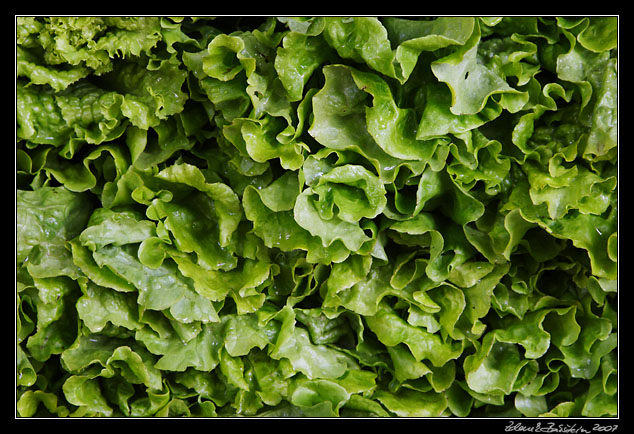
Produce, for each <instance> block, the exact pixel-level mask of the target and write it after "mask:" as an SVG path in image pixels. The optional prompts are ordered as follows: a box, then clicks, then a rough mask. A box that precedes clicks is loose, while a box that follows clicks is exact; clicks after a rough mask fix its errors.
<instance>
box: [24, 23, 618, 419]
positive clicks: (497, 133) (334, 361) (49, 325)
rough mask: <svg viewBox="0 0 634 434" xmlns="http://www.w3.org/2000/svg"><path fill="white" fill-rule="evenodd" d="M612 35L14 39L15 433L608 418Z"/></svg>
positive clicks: (353, 28) (222, 29)
mask: <svg viewBox="0 0 634 434" xmlns="http://www.w3.org/2000/svg"><path fill="white" fill-rule="evenodd" d="M617 25H618V18H617V17H612V16H598V17H550V16H544V17H522V16H510V17H449V16H441V17H416V16H412V17H364V16H361V17H330V16H322V17H248V18H238V17H229V16H222V17H44V16H18V17H16V121H17V127H16V187H17V189H16V304H17V305H16V316H15V318H16V403H17V405H16V410H17V415H18V416H19V417H66V416H74V417H89V416H105V417H154V416H157V417H176V416H187V417H218V416H220V417H231V416H261V417H445V416H452V417H460V418H463V417H480V418H482V417H494V416H507V417H580V416H583V417H611V416H618V405H617V404H618V363H617V362H618V237H617V229H618V203H617V199H618V189H617V186H618V111H617V108H618V105H617V98H618V75H617V64H618V56H617V48H618V31H617V30H618V29H617Z"/></svg>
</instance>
